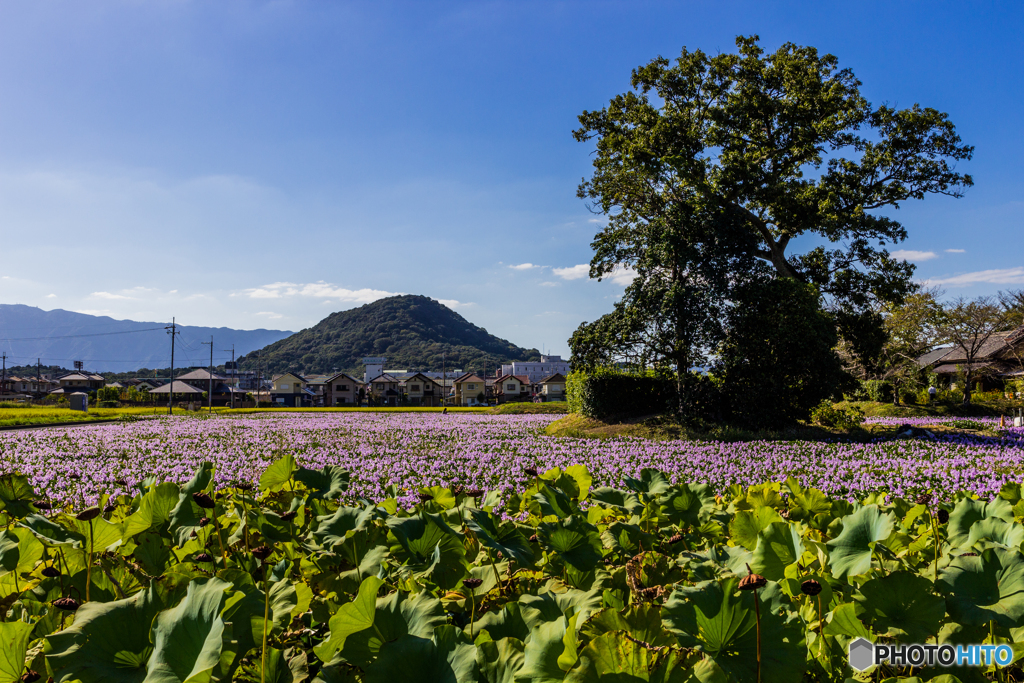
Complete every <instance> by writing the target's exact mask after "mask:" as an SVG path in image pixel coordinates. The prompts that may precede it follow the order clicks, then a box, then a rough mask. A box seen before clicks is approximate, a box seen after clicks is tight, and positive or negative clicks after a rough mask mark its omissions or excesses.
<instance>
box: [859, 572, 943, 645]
mask: <svg viewBox="0 0 1024 683" xmlns="http://www.w3.org/2000/svg"><path fill="white" fill-rule="evenodd" d="M931 591H932V582H931V581H929V580H928V579H926V578H925V577H923V576H918V575H917V574H910V573H909V572H893V573H892V574H889V575H888V576H883V577H880V578H876V579H871V580H870V581H868V582H866V583H865V584H863V585H862V586H861V587H860V594H859V595H855V596H854V599H855V600H856V601H857V602H859V603H860V604H861V605H862V606H863V607H864V612H863V617H864V619H865V620H866V621H868V622H869V623H870V624H871V626H872V630H873V631H874V632H875V633H877V634H879V635H881V636H886V637H891V638H896V639H897V640H899V641H901V642H905V643H923V642H925V641H926V640H928V639H929V638H931V637H933V636H934V635H935V634H937V633H938V632H939V626H940V624H941V622H942V618H943V617H945V616H946V602H945V600H943V599H942V598H941V597H939V596H938V595H935V594H934V593H932V592H931Z"/></svg>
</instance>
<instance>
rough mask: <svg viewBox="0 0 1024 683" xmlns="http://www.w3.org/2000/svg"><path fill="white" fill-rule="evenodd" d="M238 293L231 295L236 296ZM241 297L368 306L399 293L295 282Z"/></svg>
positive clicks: (253, 290) (247, 291)
mask: <svg viewBox="0 0 1024 683" xmlns="http://www.w3.org/2000/svg"><path fill="white" fill-rule="evenodd" d="M238 294H239V293H235V294H232V296H236V295H238ZM240 294H241V295H242V296H247V297H249V298H250V299H282V298H285V297H293V296H304V297H315V298H317V299H331V300H334V301H346V302H351V303H359V304H368V303H370V302H372V301H376V300H377V299H383V298H384V297H388V296H396V295H397V294H400V292H388V291H385V290H382V289H368V288H364V289H346V288H345V287H338V286H337V285H334V284H331V283H329V282H324V281H323V280H321V281H320V282H311V283H307V284H298V283H295V282H273V283H271V284H269V285H263V286H262V287H253V288H250V289H244V290H242V291H241V292H240Z"/></svg>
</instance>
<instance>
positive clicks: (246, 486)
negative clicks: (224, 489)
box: [235, 481, 253, 491]
mask: <svg viewBox="0 0 1024 683" xmlns="http://www.w3.org/2000/svg"><path fill="white" fill-rule="evenodd" d="M235 488H236V489H241V490H242V491H252V490H253V485H252V484H250V483H249V482H247V481H236V482H235Z"/></svg>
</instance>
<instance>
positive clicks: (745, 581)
mask: <svg viewBox="0 0 1024 683" xmlns="http://www.w3.org/2000/svg"><path fill="white" fill-rule="evenodd" d="M766 585H768V579H766V578H764V577H763V576H761V575H760V574H747V575H746V576H744V577H743V578H742V579H740V590H741V591H750V590H757V589H758V588H764V587H765V586H766Z"/></svg>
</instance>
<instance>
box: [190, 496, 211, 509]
mask: <svg viewBox="0 0 1024 683" xmlns="http://www.w3.org/2000/svg"><path fill="white" fill-rule="evenodd" d="M192 500H194V501H195V502H196V505H198V506H199V507H201V508H203V509H204V510H212V509H213V506H214V502H213V498H211V497H210V495H209V494H207V493H193V494H192Z"/></svg>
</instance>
